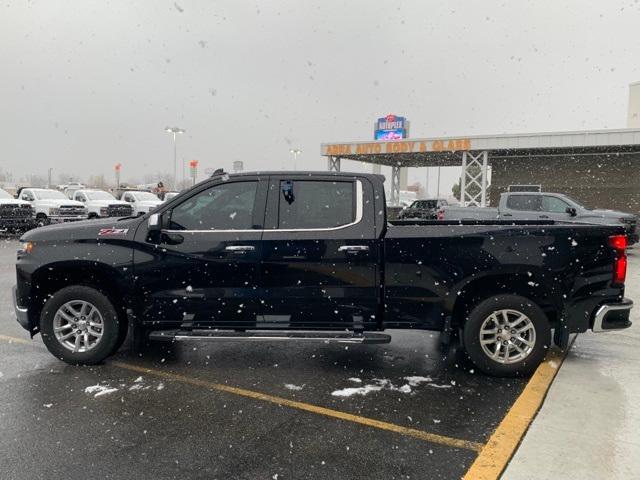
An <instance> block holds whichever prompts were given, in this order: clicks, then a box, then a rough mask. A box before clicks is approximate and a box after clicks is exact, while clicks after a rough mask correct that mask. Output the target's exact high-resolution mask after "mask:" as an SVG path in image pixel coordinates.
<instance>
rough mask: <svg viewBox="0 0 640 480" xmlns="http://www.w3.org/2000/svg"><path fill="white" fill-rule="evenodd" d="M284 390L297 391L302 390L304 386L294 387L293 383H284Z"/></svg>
mask: <svg viewBox="0 0 640 480" xmlns="http://www.w3.org/2000/svg"><path fill="white" fill-rule="evenodd" d="M284 388H286V389H287V390H294V391H299V390H302V389H303V388H304V385H294V384H293V383H285V384H284Z"/></svg>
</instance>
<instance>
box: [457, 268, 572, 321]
mask: <svg viewBox="0 0 640 480" xmlns="http://www.w3.org/2000/svg"><path fill="white" fill-rule="evenodd" d="M452 290H453V291H454V292H456V293H457V295H456V296H455V297H454V299H453V302H452V303H451V304H450V305H449V311H450V312H451V318H452V325H453V326H461V325H463V324H464V322H465V319H466V315H467V314H468V313H469V311H470V310H471V309H472V308H473V306H475V305H477V304H478V303H480V302H481V301H483V300H485V299H486V298H488V297H490V296H492V295H500V294H509V295H519V296H521V297H525V298H528V299H530V300H531V301H532V302H534V303H535V304H537V305H538V306H539V307H540V308H541V309H542V310H543V311H544V313H545V314H546V316H547V319H548V321H549V323H550V324H551V325H555V324H556V323H557V322H558V321H559V319H560V316H561V312H562V303H561V301H559V297H558V293H556V292H554V289H553V287H552V286H551V285H549V284H548V282H547V281H546V280H545V278H544V276H543V274H542V272H540V271H537V270H536V269H531V268H529V267H527V269H526V271H500V272H493V273H488V274H485V275H482V276H478V277H475V278H473V279H470V280H469V281H467V282H466V283H464V284H463V285H459V286H458V287H457V288H454V289H452Z"/></svg>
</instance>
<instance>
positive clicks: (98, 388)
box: [84, 384, 118, 397]
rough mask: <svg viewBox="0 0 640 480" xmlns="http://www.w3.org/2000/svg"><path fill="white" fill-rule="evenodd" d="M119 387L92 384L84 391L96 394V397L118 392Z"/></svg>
mask: <svg viewBox="0 0 640 480" xmlns="http://www.w3.org/2000/svg"><path fill="white" fill-rule="evenodd" d="M117 391H118V389H117V388H113V387H111V386H109V385H100V384H97V385H91V386H90V387H87V388H85V389H84V393H88V394H89V395H91V394H94V395H93V396H94V397H101V396H102V395H108V394H110V393H113V392H117Z"/></svg>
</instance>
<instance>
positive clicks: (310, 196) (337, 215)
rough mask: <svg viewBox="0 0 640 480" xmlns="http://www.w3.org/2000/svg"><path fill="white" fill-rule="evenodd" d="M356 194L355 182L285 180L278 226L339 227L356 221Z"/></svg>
mask: <svg viewBox="0 0 640 480" xmlns="http://www.w3.org/2000/svg"><path fill="white" fill-rule="evenodd" d="M355 196H356V195H355V183H354V182H333V181H314V180H296V181H291V180H283V181H281V182H280V203H279V208H278V228H279V229H289V230H291V229H318V228H335V227H340V226H343V225H348V224H350V223H353V222H354V221H355V218H356V205H355Z"/></svg>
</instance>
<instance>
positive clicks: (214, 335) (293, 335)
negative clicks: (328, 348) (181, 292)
mask: <svg viewBox="0 0 640 480" xmlns="http://www.w3.org/2000/svg"><path fill="white" fill-rule="evenodd" d="M149 340H160V341H165V342H167V341H169V342H172V341H176V342H182V341H190V340H197V341H219V340H234V341H243V342H258V341H312V342H325V343H362V344H372V343H389V342H390V341H391V335H386V334H384V333H376V332H363V333H355V332H349V331H345V332H317V331H314V332H304V331H288V330H287V331H283V330H280V331H274V330H253V331H245V332H236V331H231V330H158V331H154V332H151V333H150V334H149Z"/></svg>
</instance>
